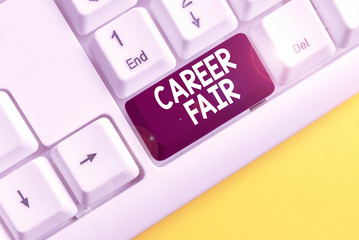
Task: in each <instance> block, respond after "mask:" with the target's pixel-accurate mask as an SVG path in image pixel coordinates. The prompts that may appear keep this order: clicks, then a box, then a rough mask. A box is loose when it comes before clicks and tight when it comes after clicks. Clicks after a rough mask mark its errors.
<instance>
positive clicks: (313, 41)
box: [250, 0, 335, 84]
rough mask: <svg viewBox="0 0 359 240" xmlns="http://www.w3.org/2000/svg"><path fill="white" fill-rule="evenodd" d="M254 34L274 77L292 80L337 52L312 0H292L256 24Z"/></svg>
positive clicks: (260, 51) (253, 38) (256, 43)
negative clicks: (310, 0)
mask: <svg viewBox="0 0 359 240" xmlns="http://www.w3.org/2000/svg"><path fill="white" fill-rule="evenodd" d="M250 37H251V39H252V41H253V43H254V45H255V48H256V49H257V50H258V52H259V54H260V55H261V56H262V58H263V60H264V62H265V65H267V67H268V69H269V71H270V73H271V74H272V76H273V78H274V79H275V80H276V81H277V82H279V83H282V84H285V83H287V82H290V81H292V80H294V79H296V78H298V77H300V76H301V75H302V74H304V73H306V72H307V71H308V70H310V69H311V68H313V67H315V66H316V65H318V64H319V63H321V62H323V61H324V60H325V59H327V58H328V57H330V56H331V55H332V54H334V52H335V46H334V44H333V42H332V40H331V39H330V37H329V35H328V33H327V31H326V30H325V28H324V26H323V24H322V23H321V21H320V19H319V17H318V15H317V14H316V12H315V11H314V8H313V6H312V5H311V3H310V2H309V1H308V0H292V1H290V2H289V3H287V4H286V5H284V6H282V7H281V8H279V9H278V10H276V11H275V12H273V13H271V14H270V15H268V16H267V17H265V18H264V19H263V20H262V21H261V22H259V23H258V24H256V25H254V26H253V28H252V29H251V31H250Z"/></svg>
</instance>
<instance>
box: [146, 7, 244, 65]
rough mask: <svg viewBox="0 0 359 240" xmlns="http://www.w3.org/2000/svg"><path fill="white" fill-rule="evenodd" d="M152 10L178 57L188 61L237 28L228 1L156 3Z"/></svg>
mask: <svg viewBox="0 0 359 240" xmlns="http://www.w3.org/2000/svg"><path fill="white" fill-rule="evenodd" d="M151 9H152V11H153V13H154V14H155V16H156V18H157V20H158V22H159V23H160V25H161V27H162V29H163V31H164V32H165V33H166V35H167V37H168V39H169V40H170V42H171V44H172V45H173V47H174V49H175V50H176V52H177V54H178V55H179V56H180V57H181V58H183V59H187V58H190V57H192V56H193V55H195V54H196V53H198V52H200V51H201V50H203V49H205V48H206V47H208V46H209V45H211V44H213V43H214V42H216V41H217V40H219V39H221V38H222V37H224V36H225V35H227V34H228V33H230V32H232V31H233V30H235V29H236V27H237V24H238V23H237V19H236V17H235V16H234V14H233V12H232V10H231V9H230V7H229V6H228V3H227V1H225V0H196V1H194V0H192V1H190V0H186V1H176V4H174V1H173V0H152V1H151Z"/></svg>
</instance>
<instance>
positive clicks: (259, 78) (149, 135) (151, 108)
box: [126, 34, 274, 161]
mask: <svg viewBox="0 0 359 240" xmlns="http://www.w3.org/2000/svg"><path fill="white" fill-rule="evenodd" d="M273 91H274V85H273V82H272V81H271V79H270V78H269V76H268V74H267V72H266V71H265V69H264V67H263V65H262V63H261V62H260V60H259V58H258V56H257V55H256V53H255V52H254V49H253V47H252V46H251V44H250V42H249V41H248V38H247V37H246V36H245V35H244V34H238V35H235V36H233V37H232V38H230V39H229V40H227V41H225V42H224V43H222V44H220V45H219V46H217V47H215V48H214V49H212V50H210V51H208V52H207V53H205V54H203V55H202V56H201V57H199V58H197V59H196V60H194V61H192V62H191V63H189V64H187V65H186V66H184V67H182V68H181V69H179V70H177V71H176V72H174V73H172V74H171V75H170V76H168V77H166V78H165V79H163V80H161V81H159V82H158V83H156V84H155V85H153V86H152V87H150V88H148V89H147V90H145V91H144V92H142V93H140V94H139V95H137V96H136V97H134V98H132V99H131V100H129V101H128V102H127V103H126V110H127V112H128V114H129V116H130V118H131V120H132V122H133V124H134V126H135V127H136V129H137V131H138V132H139V134H140V135H141V138H142V139H143V141H144V143H145V144H146V146H147V148H148V150H149V151H150V153H151V154H152V156H153V157H154V158H155V159H156V160H159V161H161V160H165V159H166V158H168V157H170V156H171V155H173V154H175V153H176V152H178V151H180V150H181V149H183V148H185V147H186V146H188V145H189V144H191V143H193V142H195V141H196V140H198V139H199V138H201V137H203V136H204V135H206V134H208V133H209V132H211V131H212V130H214V129H215V128H217V127H218V126H220V125H222V124H223V123H225V122H227V121H228V120H230V119H231V118H233V117H235V116H237V115H238V114H240V113H241V112H243V111H245V110H247V109H248V108H250V107H252V106H253V105H255V104H257V103H258V102H260V101H262V100H263V99H265V98H266V97H268V96H269V95H270V94H271V93H272V92H273Z"/></svg>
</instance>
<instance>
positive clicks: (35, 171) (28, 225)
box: [0, 157, 77, 240]
mask: <svg viewBox="0 0 359 240" xmlns="http://www.w3.org/2000/svg"><path fill="white" fill-rule="evenodd" d="M76 212H77V208H76V205H75V204H74V203H73V201H72V200H71V198H70V196H69V195H68V193H67V192H66V190H65V188H64V187H63V185H62V184H61V182H60V180H59V178H58V177H57V175H56V173H55V171H54V170H53V169H52V167H51V165H50V163H49V161H48V160H47V159H46V158H43V157H40V158H37V159H35V160H33V161H32V162H30V163H28V164H26V165H24V166H23V167H21V168H19V169H18V170H16V171H14V172H12V173H11V174H9V175H8V176H6V177H5V178H3V179H1V180H0V214H1V216H2V217H3V218H4V221H5V223H6V224H7V226H8V227H9V229H10V230H11V232H12V234H13V235H14V237H15V238H16V239H17V240H34V239H39V237H40V236H42V235H43V234H45V233H46V232H48V231H50V230H52V229H53V228H55V227H57V226H59V225H61V224H62V223H64V222H65V221H67V220H69V219H71V218H72V217H73V216H74V215H75V214H76Z"/></svg>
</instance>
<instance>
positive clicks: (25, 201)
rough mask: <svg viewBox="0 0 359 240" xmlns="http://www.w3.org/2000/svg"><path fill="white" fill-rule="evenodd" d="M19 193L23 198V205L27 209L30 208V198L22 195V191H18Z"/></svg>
mask: <svg viewBox="0 0 359 240" xmlns="http://www.w3.org/2000/svg"><path fill="white" fill-rule="evenodd" d="M17 193H18V194H19V196H20V197H21V201H20V202H21V203H22V204H24V205H25V206H26V207H28V208H30V205H29V199H28V198H24V196H23V195H22V193H21V192H20V190H18V191H17Z"/></svg>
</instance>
